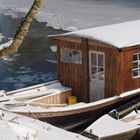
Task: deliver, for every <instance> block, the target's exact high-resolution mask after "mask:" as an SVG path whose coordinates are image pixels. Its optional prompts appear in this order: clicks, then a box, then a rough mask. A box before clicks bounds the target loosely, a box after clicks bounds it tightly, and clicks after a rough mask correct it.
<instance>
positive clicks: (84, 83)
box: [81, 38, 89, 102]
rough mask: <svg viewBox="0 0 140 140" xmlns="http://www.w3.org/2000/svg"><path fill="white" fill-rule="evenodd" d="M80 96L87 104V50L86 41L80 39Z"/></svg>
mask: <svg viewBox="0 0 140 140" xmlns="http://www.w3.org/2000/svg"><path fill="white" fill-rule="evenodd" d="M81 47H82V54H83V55H82V56H83V57H82V71H83V72H82V95H83V101H84V102H89V67H88V66H89V49H88V40H87V39H84V38H82V45H81Z"/></svg>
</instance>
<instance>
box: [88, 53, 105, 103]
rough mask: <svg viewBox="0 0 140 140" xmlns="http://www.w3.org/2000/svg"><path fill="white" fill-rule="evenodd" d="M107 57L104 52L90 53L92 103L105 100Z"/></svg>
mask: <svg viewBox="0 0 140 140" xmlns="http://www.w3.org/2000/svg"><path fill="white" fill-rule="evenodd" d="M104 63H105V55H104V53H103V52H97V51H90V52H89V72H90V75H89V76H90V78H89V79H90V82H89V83H90V87H89V88H90V89H89V91H90V96H89V97H90V101H91V102H92V101H97V100H101V99H103V98H104V85H105V83H104V81H105V80H104V79H105V67H104V66H105V64H104Z"/></svg>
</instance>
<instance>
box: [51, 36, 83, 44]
mask: <svg viewBox="0 0 140 140" xmlns="http://www.w3.org/2000/svg"><path fill="white" fill-rule="evenodd" d="M53 39H56V40H61V41H70V42H74V43H81V42H82V39H81V37H77V36H55V37H53Z"/></svg>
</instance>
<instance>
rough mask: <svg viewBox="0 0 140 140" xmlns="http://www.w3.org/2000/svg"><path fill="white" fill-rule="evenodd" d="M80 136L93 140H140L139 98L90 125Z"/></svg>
mask: <svg viewBox="0 0 140 140" xmlns="http://www.w3.org/2000/svg"><path fill="white" fill-rule="evenodd" d="M82 135H84V136H86V137H88V138H91V139H93V140H112V139H113V140H129V139H133V140H134V139H135V140H136V139H139V138H140V98H137V99H135V100H132V101H131V102H128V103H126V104H124V105H122V106H120V107H119V108H117V109H114V110H112V111H111V112H110V113H108V114H105V115H104V116H102V117H101V118H99V119H98V120H97V121H95V122H94V123H93V124H91V125H90V126H89V127H88V128H87V129H86V130H85V131H84V132H83V133H82Z"/></svg>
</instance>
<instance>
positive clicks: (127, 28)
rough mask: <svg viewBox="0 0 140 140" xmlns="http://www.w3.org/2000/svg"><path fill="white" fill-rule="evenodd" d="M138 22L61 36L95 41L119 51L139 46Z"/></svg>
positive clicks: (139, 32)
mask: <svg viewBox="0 0 140 140" xmlns="http://www.w3.org/2000/svg"><path fill="white" fill-rule="evenodd" d="M139 29H140V20H135V21H129V22H124V23H118V24H112V25H107V26H101V27H95V28H89V29H83V30H77V31H74V32H69V33H66V34H63V35H70V36H79V37H84V38H88V39H95V40H99V41H101V42H104V43H107V44H110V45H112V46H115V47H117V48H119V49H121V48H126V47H130V46H134V45H138V44H140V30H139Z"/></svg>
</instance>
